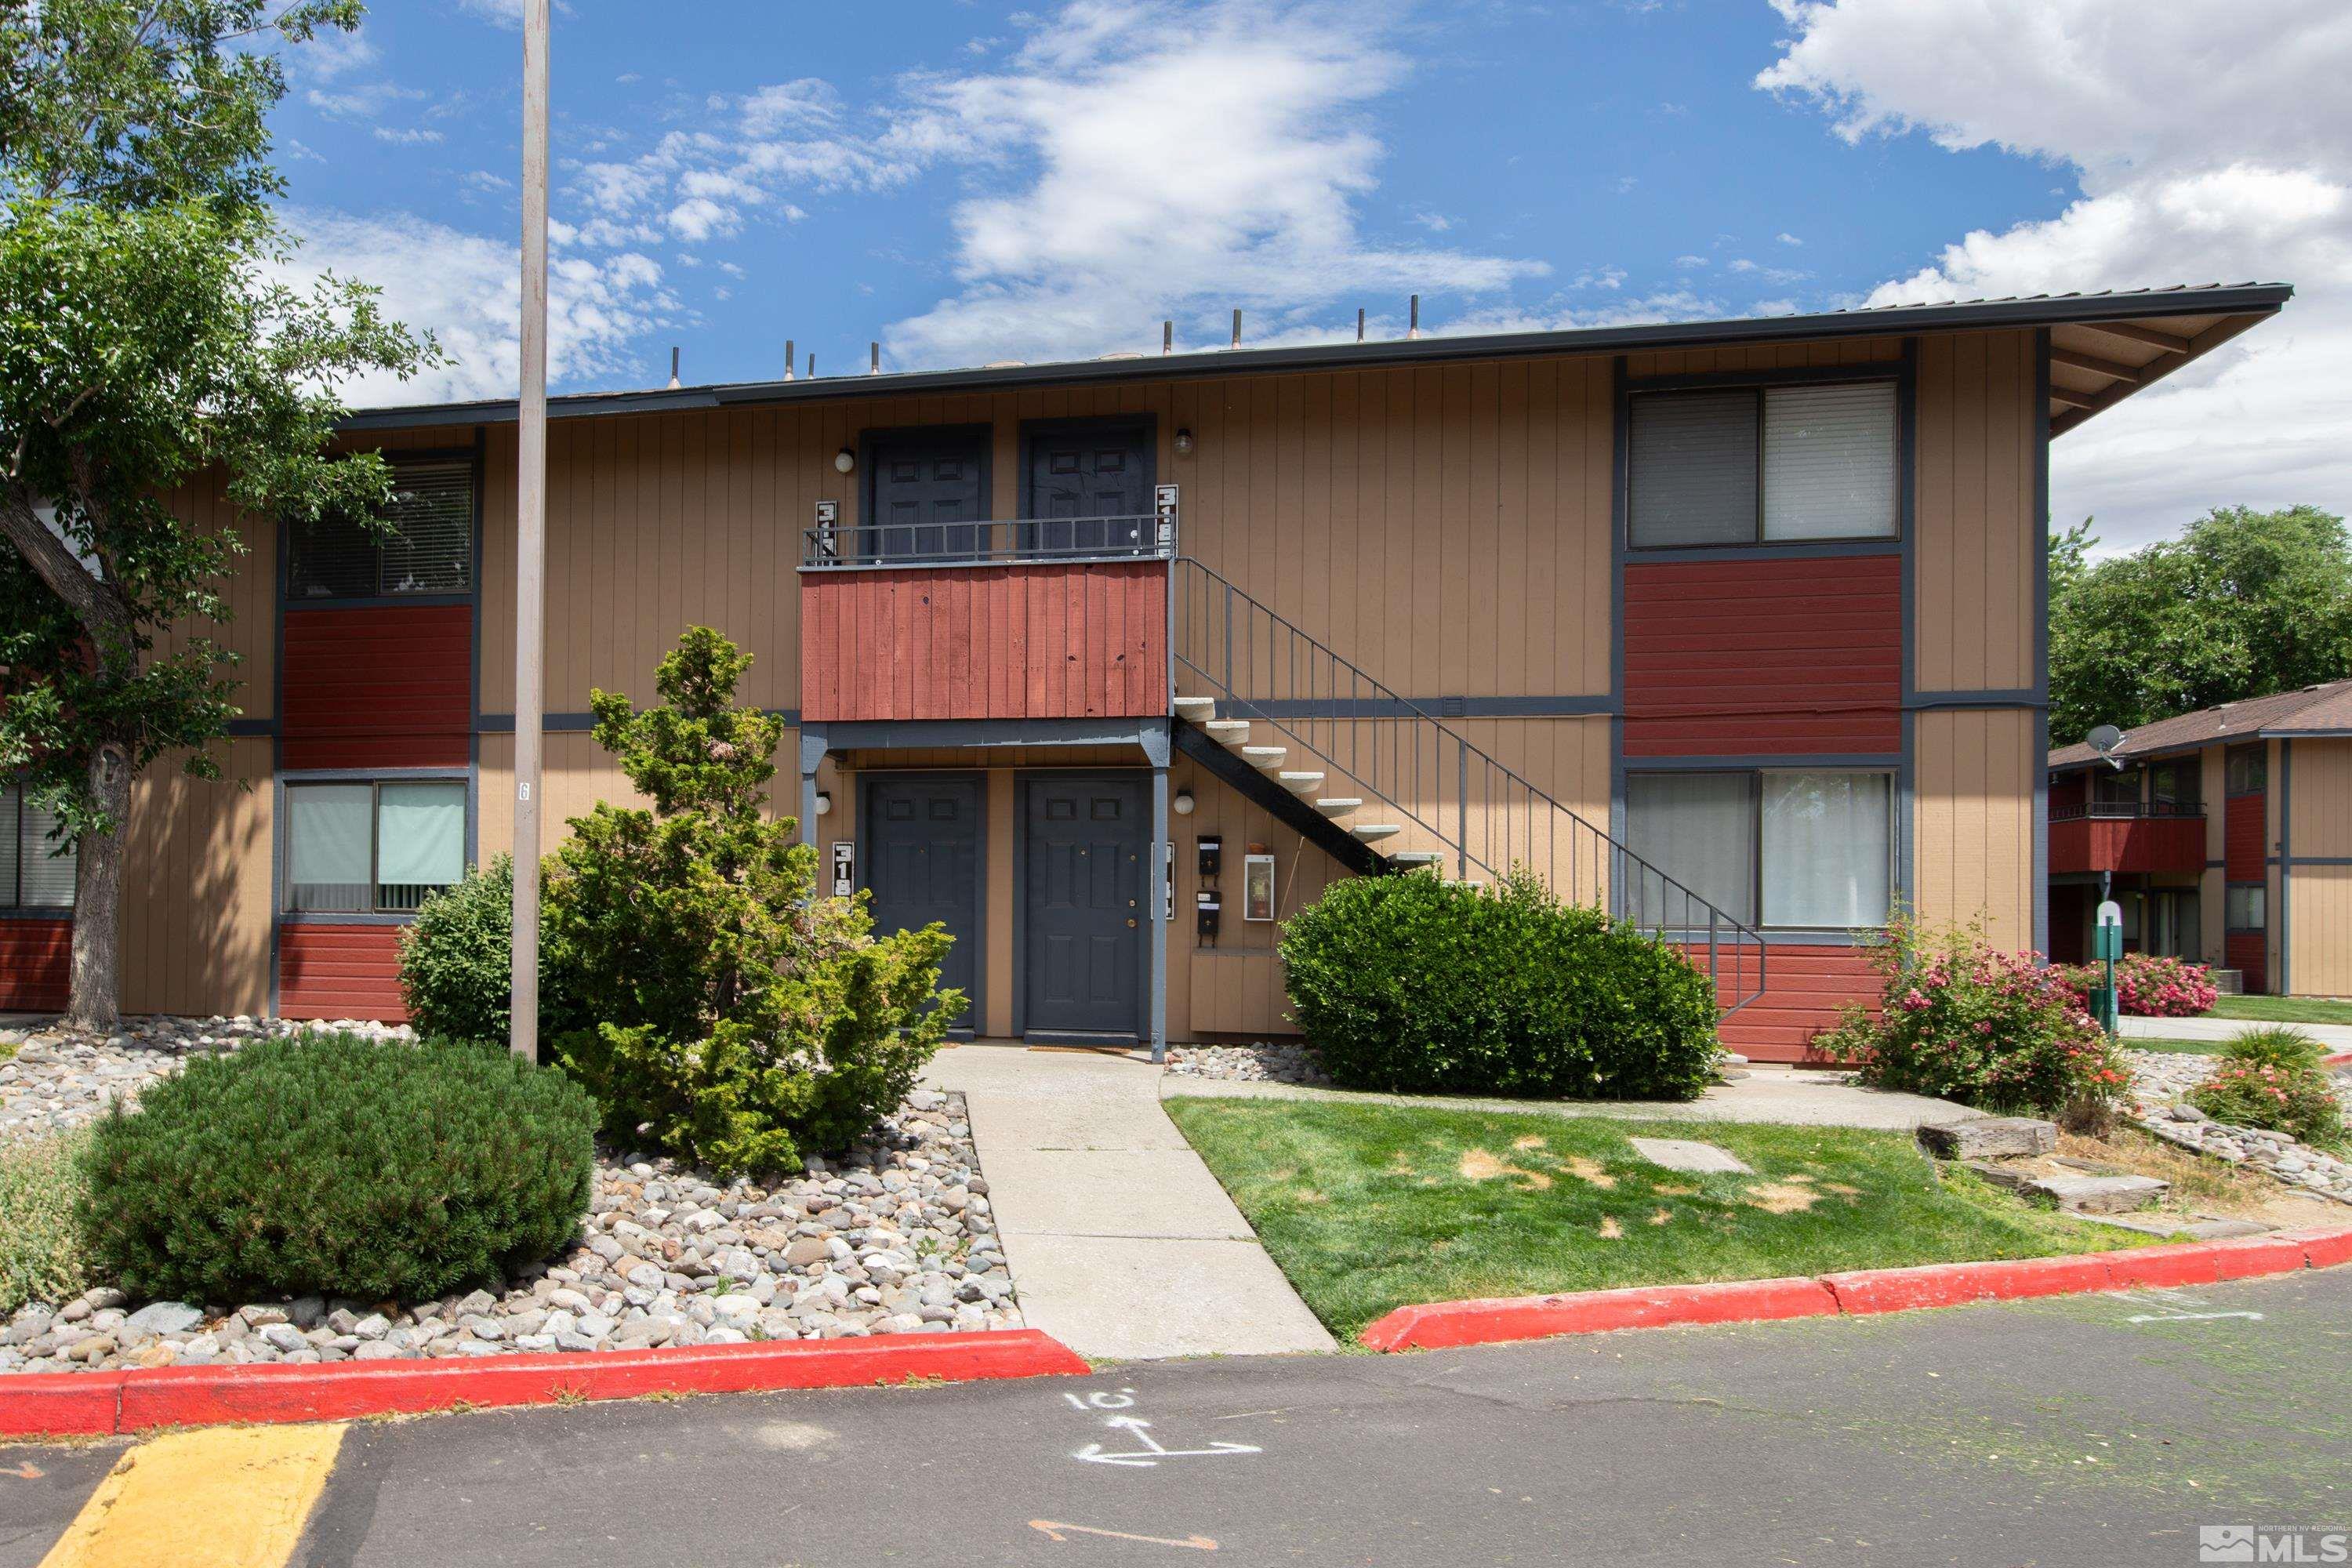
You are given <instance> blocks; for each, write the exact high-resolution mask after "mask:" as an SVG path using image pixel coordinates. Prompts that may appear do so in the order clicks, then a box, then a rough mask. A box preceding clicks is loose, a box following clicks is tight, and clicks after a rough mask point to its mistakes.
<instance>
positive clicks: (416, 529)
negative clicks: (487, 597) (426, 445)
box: [286, 458, 474, 604]
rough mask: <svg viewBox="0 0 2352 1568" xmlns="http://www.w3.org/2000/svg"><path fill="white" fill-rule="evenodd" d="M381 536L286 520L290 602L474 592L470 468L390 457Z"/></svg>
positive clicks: (322, 522)
mask: <svg viewBox="0 0 2352 1568" xmlns="http://www.w3.org/2000/svg"><path fill="white" fill-rule="evenodd" d="M393 485H394V496H393V502H392V505H391V507H390V508H389V509H388V510H386V512H385V516H386V517H387V518H388V519H389V520H390V521H391V522H392V523H393V524H394V528H395V529H396V530H397V533H396V534H395V535H394V536H393V537H390V538H386V537H384V536H383V535H381V534H379V533H377V532H376V531H373V530H370V529H368V528H365V527H363V526H362V525H361V524H360V523H359V522H357V521H353V520H352V519H350V518H345V517H333V516H330V517H321V518H320V519H319V520H317V521H314V522H297V523H292V524H289V538H288V541H287V549H286V598H287V602H288V603H289V604H298V603H310V602H316V601H320V600H334V599H391V598H404V597H406V596H408V595H420V594H470V593H472V592H473V591H474V465H473V463H472V462H471V461H469V460H467V459H464V458H460V459H457V460H456V461H451V462H444V461H434V462H418V461H409V462H394V465H393Z"/></svg>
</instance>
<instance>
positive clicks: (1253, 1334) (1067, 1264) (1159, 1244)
mask: <svg viewBox="0 0 2352 1568" xmlns="http://www.w3.org/2000/svg"><path fill="white" fill-rule="evenodd" d="M1160 1076H1161V1075H1160V1069H1159V1068H1156V1067H1153V1066H1152V1065H1151V1064H1150V1063H1149V1062H1145V1061H1139V1060H1137V1059H1135V1058H1130V1057H1123V1056H1109V1055H1096V1054H1092V1053H1087V1052H1070V1051H1033V1050H1030V1049H1028V1048H1027V1047H1023V1046H1019V1045H978V1044H975V1045H967V1046H960V1047H956V1048H955V1049H953V1050H947V1051H941V1052H940V1054H939V1055H938V1056H937V1057H936V1058H933V1060H932V1062H931V1065H930V1067H929V1069H928V1070H927V1071H926V1072H925V1073H924V1075H923V1081H924V1083H926V1084H927V1085H929V1086H930V1087H932V1088H936V1089H960V1090H961V1091H962V1092H963V1094H964V1097H965V1103H966V1105H967V1106H968V1107H969V1109H970V1110H971V1131H972V1142H973V1143H974V1144H975V1146H976V1147H977V1148H978V1150H979V1152H980V1162H981V1169H982V1173H983V1174H984V1175H985V1176H986V1177H987V1180H988V1199H989V1204H990V1205H991V1206H992V1208H993V1209H994V1211H995V1215H996V1225H997V1230H998V1234H999V1235H1000V1236H1001V1237H1003V1242H1004V1255H1005V1259H1006V1261H1007V1262H1008V1263H1010V1264H1011V1266H1012V1269H1013V1288H1014V1289H1015V1290H1016V1291H1017V1292H1018V1294H1019V1298H1020V1302H1021V1311H1022V1315H1023V1318H1024V1321H1026V1322H1027V1323H1028V1324H1029V1326H1030V1327H1031V1328H1034V1329H1043V1330H1044V1331H1045V1332H1047V1333H1049V1334H1052V1335H1053V1336H1054V1337H1055V1338H1056V1339H1058V1340H1060V1341H1061V1342H1063V1343H1064V1344H1066V1345H1068V1346H1069V1347H1070V1348H1072V1349H1073V1350H1075V1351H1076V1352H1078V1353H1079V1354H1080V1355H1083V1356H1087V1357H1093V1358H1102V1359H1108V1360H1134V1359H1148V1358H1156V1357H1163V1356H1186V1355H1244V1354H1261V1353H1265V1352H1282V1351H1328V1350H1331V1349H1334V1348H1336V1347H1335V1345H1334V1343H1333V1341H1332V1339H1331V1336H1330V1334H1329V1333H1328V1331H1326V1330H1325V1329H1324V1327H1323V1325H1322V1324H1321V1323H1320V1322H1318V1321H1317V1320H1316V1318H1315V1315H1314V1314H1313V1313H1312V1312H1310V1311H1308V1310H1307V1304H1306V1303H1305V1302H1303V1301H1301V1300H1299V1299H1298V1295H1297V1292H1296V1291H1294V1290H1292V1289H1291V1288H1290V1282H1289V1281H1288V1280H1286V1279H1284V1278H1283V1277H1282V1271H1281V1270H1280V1269H1279V1268H1276V1267H1275V1265H1274V1260H1273V1259H1272V1258H1268V1257H1267V1256H1266V1254H1265V1248H1264V1247H1260V1246H1259V1245H1258V1241H1257V1237H1256V1235H1255V1233H1254V1232H1253V1231H1252V1230H1251V1229H1250V1227H1249V1222H1248V1221H1246V1220H1244V1218H1242V1215H1241V1211H1240V1210H1239V1209H1237V1208H1235V1207H1234V1203H1233V1200H1232V1199H1231V1198H1229V1197H1227V1196H1226V1195H1225V1190H1224V1188H1223V1187H1221V1186H1219V1185H1218V1184H1217V1179H1216V1178H1215V1177H1214V1176H1213V1175H1211V1174H1210V1173H1209V1168H1208V1166H1206V1165H1204V1164H1202V1163H1201V1157H1200V1156H1199V1155H1198V1154H1195V1153H1194V1152H1192V1145H1190V1144H1189V1143H1187V1142H1184V1136H1183V1134H1182V1133H1181V1132H1179V1131H1176V1126H1175V1124H1174V1123H1173V1122H1171V1121H1169V1120H1168V1116H1167V1113H1166V1112H1165V1111H1163V1110H1160Z"/></svg>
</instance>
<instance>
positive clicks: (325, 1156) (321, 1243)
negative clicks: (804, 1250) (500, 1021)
mask: <svg viewBox="0 0 2352 1568" xmlns="http://www.w3.org/2000/svg"><path fill="white" fill-rule="evenodd" d="M595 1125H596V1108H595V1106H594V1105H593V1104H592V1103H591V1102H590V1100H589V1099H588V1097H587V1095H586V1094H585V1093H583V1091H582V1089H580V1086H579V1085H577V1084H575V1083H573V1082H572V1080H571V1079H568V1078H566V1077H565V1076H564V1075H563V1074H562V1072H560V1071H557V1070H554V1069H551V1068H535V1067H532V1066H530V1064H528V1063H526V1062H522V1061H520V1060H519V1059H517V1058H514V1057H512V1056H509V1055H508V1054H507V1053H506V1052H505V1051H504V1050H502V1049H497V1048H493V1047H488V1046H483V1045H479V1044H476V1043H471V1042H462V1041H447V1040H432V1041H427V1042H425V1043H424V1044H422V1045H405V1044H396V1043H395V1044H377V1043H375V1042H373V1041H370V1040H365V1039H362V1038H359V1037H355V1036H352V1035H298V1036H294V1037H289V1038H284V1039H273V1040H261V1041H257V1042H256V1043H254V1044H252V1045H248V1046H247V1047H245V1048H244V1049H242V1050H240V1051H238V1052H237V1053H236V1055H234V1056H226V1057H196V1058H192V1059H191V1060H190V1061H189V1062H188V1065H187V1068H186V1069H185V1070H184V1071H183V1072H182V1073H180V1074H179V1075H178V1076H177V1077H176V1078H171V1079H163V1081H161V1082H159V1083H156V1084H155V1085H153V1086H152V1087H151V1088H150V1089H147V1091H146V1092H145V1094H144V1095H143V1096H142V1099H141V1101H140V1105H139V1108H138V1109H137V1110H132V1111H128V1112H125V1111H123V1110H121V1109H120V1108H118V1109H117V1110H114V1111H113V1112H112V1113H110V1114H109V1115H108V1116H106V1117H105V1118H103V1119H102V1120H101V1121H100V1122H99V1123H98V1124H97V1126H96V1128H95V1129H94V1130H93V1132H92V1137H91V1141H90V1146H89V1152H88V1153H87V1155H86V1156H85V1158H84V1162H83V1168H84V1170H85V1172H86V1173H87V1175H88V1177H89V1186H88V1190H87V1191H86V1193H85V1194H83V1196H82V1198H81V1201H80V1202H79V1204H78V1205H76V1214H75V1217H76V1220H77V1222H78V1223H79V1226H80V1230H81V1234H82V1238H83V1247H84V1251H85V1254H86V1256H87V1257H88V1258H89V1265H90V1268H91V1271H92V1272H93V1273H95V1274H97V1275H99V1276H100V1277H101V1278H104V1279H110V1280H111V1281H112V1282H113V1283H115V1284H117V1285H119V1286H121V1288H122V1289H125V1290H127V1291H129V1292H130V1293H131V1295H133V1296H143V1297H154V1298H165V1297H169V1298H173V1299H177V1300H190V1301H196V1302H229V1301H243V1300H250V1299H252V1298H254V1297H257V1296H264V1295H274V1294H279V1293H285V1292H292V1293H297V1294H300V1293H306V1292H318V1293H322V1294H330V1295H341V1296H353V1297H358V1298H361V1299H362V1300H371V1301H374V1300H403V1301H415V1300H425V1299H427V1298H430V1297H434V1296H439V1295H443V1294H445V1293H446V1292H448V1291H450V1290H453V1289H458V1288H460V1287H463V1286H468V1285H481V1284H490V1283H493V1282H495V1281H496V1280H497V1279H499V1277H500V1276H502V1275H503V1274H505V1273H506V1272H507V1271H509V1270H510V1269H512V1268H517V1267H519V1266H520V1265H522V1264H525V1263H529V1262H532V1261H534V1260H536V1259H538V1258H544V1257H546V1256H547V1255H548V1254H550V1253H551V1252H553V1251H555V1250H556V1249H558V1248H559V1247H562V1246H563V1245H564V1244H565V1243H566V1242H568V1241H570V1240H571V1239H572V1237H573V1236H574V1235H575V1234H576V1233H577V1231H578V1229H579V1226H580V1220H581V1217H582V1216H583V1215H584V1214H585V1213H586V1212H587V1208H588V1199H589V1195H590V1191H591V1184H592V1182H593V1172H594V1163H595V1144H594V1131H595Z"/></svg>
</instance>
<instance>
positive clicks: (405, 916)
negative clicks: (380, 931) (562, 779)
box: [269, 768, 480, 925]
mask: <svg viewBox="0 0 2352 1568" xmlns="http://www.w3.org/2000/svg"><path fill="white" fill-rule="evenodd" d="M315 784H346V785H349V784H365V785H367V786H369V793H368V907H367V908H366V909H364V910H296V909H289V908H288V907H287V904H288V901H289V899H290V898H291V897H292V889H293V883H292V881H291V880H290V878H291V876H292V872H293V860H294V857H293V844H292V842H291V835H290V826H291V824H292V820H293V819H292V816H290V814H289V811H288V809H287V800H286V796H287V793H288V792H289V790H298V789H301V788H303V787H304V786H306V785H315ZM385 784H457V785H458V786H460V788H461V789H462V791H463V794H462V796H461V798H462V800H463V802H464V807H463V809H464V811H465V826H464V829H463V833H464V839H465V853H464V856H463V858H462V865H461V869H460V875H462V874H463V872H464V869H467V868H472V867H475V866H477V865H478V864H479V863H480V847H479V839H478V832H479V826H480V799H479V795H480V790H479V788H478V780H477V779H476V777H475V775H474V773H473V772H472V771H471V770H470V769H467V768H320V769H312V770H308V771H304V772H300V773H280V774H278V779H277V788H276V791H275V797H276V798H275V801H274V805H275V812H276V816H275V823H274V827H273V831H272V832H271V834H270V867H269V876H270V885H271V888H272V891H271V894H270V902H271V905H272V914H271V918H272V919H273V920H275V921H277V922H278V924H281V925H406V924H408V923H410V922H411V921H415V919H416V911H415V910H387V909H383V908H380V907H378V906H379V902H380V900H381V897H382V890H383V885H382V884H381V883H379V882H378V881H377V880H376V870H377V867H378V865H379V862H380V858H381V857H380V853H379V846H378V843H377V837H378V834H379V832H380V827H379V823H380V821H381V816H380V814H381V812H382V811H383V787H382V786H383V785H385Z"/></svg>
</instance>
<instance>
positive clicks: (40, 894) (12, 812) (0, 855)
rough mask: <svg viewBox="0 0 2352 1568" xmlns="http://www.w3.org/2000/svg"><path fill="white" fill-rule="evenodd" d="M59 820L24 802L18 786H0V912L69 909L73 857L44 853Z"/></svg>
mask: <svg viewBox="0 0 2352 1568" xmlns="http://www.w3.org/2000/svg"><path fill="white" fill-rule="evenodd" d="M57 825H58V819H57V817H56V816H55V815H54V814H52V813H50V812H47V811H45V810H43V809H42V808H41V807H39V806H37V805H34V804H33V803H32V802H31V801H29V800H27V799H26V798H25V791H24V788H23V786H22V785H19V784H0V909H11V910H69V909H71V908H73V901H74V852H73V851H72V850H70V849H68V850H67V851H66V852H65V853H64V854H62V855H52V854H51V853H49V851H51V850H52V849H55V848H56V847H58V846H57V840H55V839H53V838H51V837H49V831H50V829H52V828H54V827H56V826H57Z"/></svg>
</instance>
